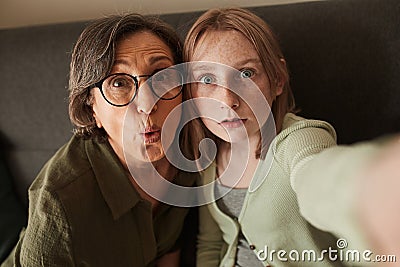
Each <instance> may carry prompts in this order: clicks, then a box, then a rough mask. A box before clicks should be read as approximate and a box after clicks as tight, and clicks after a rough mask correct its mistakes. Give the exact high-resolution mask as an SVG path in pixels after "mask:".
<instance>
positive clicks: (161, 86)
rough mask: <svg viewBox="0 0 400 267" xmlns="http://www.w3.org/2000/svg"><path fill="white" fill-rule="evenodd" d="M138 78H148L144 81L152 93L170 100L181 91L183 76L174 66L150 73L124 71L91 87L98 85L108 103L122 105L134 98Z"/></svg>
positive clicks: (137, 87) (137, 86)
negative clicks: (133, 74)
mask: <svg viewBox="0 0 400 267" xmlns="http://www.w3.org/2000/svg"><path fill="white" fill-rule="evenodd" d="M140 78H148V79H147V82H146V83H147V84H148V85H149V87H150V89H151V91H152V92H153V94H154V95H156V96H157V97H159V98H161V99H164V100H172V99H174V98H176V97H177V96H178V95H179V94H180V93H181V92H182V87H183V76H182V73H181V72H180V71H179V70H177V69H174V68H167V69H163V70H157V71H156V72H155V73H153V74H151V75H138V76H132V75H130V74H126V73H114V74H110V75H108V76H107V77H105V78H104V79H102V80H101V81H99V82H98V83H95V84H94V85H93V87H92V88H94V87H98V88H99V89H100V92H101V94H102V95H103V97H104V99H105V100H106V101H107V102H108V103H109V104H111V105H113V106H116V107H123V106H126V105H129V104H130V103H131V102H132V101H133V100H134V99H135V97H136V95H137V92H138V90H139V80H138V79H140Z"/></svg>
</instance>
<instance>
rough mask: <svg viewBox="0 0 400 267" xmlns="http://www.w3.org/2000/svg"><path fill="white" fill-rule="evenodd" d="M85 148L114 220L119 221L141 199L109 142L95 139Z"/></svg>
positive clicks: (89, 141) (87, 143)
mask: <svg viewBox="0 0 400 267" xmlns="http://www.w3.org/2000/svg"><path fill="white" fill-rule="evenodd" d="M85 148H86V154H87V157H88V159H89V161H90V164H91V166H92V169H93V172H94V175H95V177H96V180H97V183H98V185H99V188H100V191H101V193H102V195H103V197H104V200H105V201H106V203H107V205H108V207H109V208H110V210H111V213H112V215H113V218H114V220H117V219H118V218H119V217H121V216H122V215H123V214H125V213H127V212H128V211H129V210H130V209H132V208H133V207H134V206H135V205H136V204H137V203H138V202H139V201H140V200H141V197H140V195H139V193H138V192H137V191H136V189H135V188H134V187H133V185H132V183H131V182H130V180H129V178H128V174H127V173H126V171H125V169H124V167H123V166H122V164H121V162H120V161H119V159H118V157H117V155H116V154H115V152H114V150H113V149H112V147H111V145H110V144H109V143H108V141H106V142H104V143H100V142H98V141H96V140H94V139H92V140H88V142H86V146H85Z"/></svg>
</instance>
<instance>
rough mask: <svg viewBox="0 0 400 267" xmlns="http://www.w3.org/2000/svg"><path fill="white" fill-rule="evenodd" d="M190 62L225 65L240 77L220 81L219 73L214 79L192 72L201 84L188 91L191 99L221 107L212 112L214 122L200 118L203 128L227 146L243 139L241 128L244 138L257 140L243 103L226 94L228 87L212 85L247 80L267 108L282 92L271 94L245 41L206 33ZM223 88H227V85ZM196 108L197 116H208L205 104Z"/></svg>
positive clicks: (250, 114)
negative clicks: (257, 90)
mask: <svg viewBox="0 0 400 267" xmlns="http://www.w3.org/2000/svg"><path fill="white" fill-rule="evenodd" d="M193 61H209V62H216V63H220V64H224V65H228V66H230V67H232V68H234V69H236V70H238V71H239V72H238V73H240V77H238V78H236V79H232V78H227V77H220V76H221V74H220V73H218V75H219V76H218V75H215V73H213V72H212V71H211V72H207V71H205V70H201V71H198V72H197V71H194V74H193V75H194V76H195V77H194V78H195V79H196V80H200V81H201V82H199V83H197V84H194V86H192V87H191V93H192V96H193V97H194V98H196V97H206V98H211V99H215V100H217V101H219V102H221V103H223V104H224V105H221V106H220V108H219V109H218V110H217V109H215V108H214V111H215V113H216V117H218V118H219V119H218V120H217V121H215V120H211V119H207V118H202V121H203V122H204V124H205V125H206V127H207V128H208V129H209V130H210V131H211V132H212V133H214V134H215V135H216V136H218V137H219V138H221V139H223V140H225V141H227V142H235V141H240V140H243V138H245V137H246V136H245V135H243V130H239V129H240V128H241V127H243V125H244V126H245V129H246V130H247V135H248V138H250V139H255V140H259V138H260V137H259V129H260V126H259V124H258V122H257V120H256V117H255V116H254V113H253V112H252V110H251V108H250V107H249V106H248V105H247V104H246V102H244V101H243V99H242V98H240V97H238V95H236V94H235V93H233V92H232V91H231V90H229V89H228V88H229V87H228V88H227V87H222V86H218V85H215V84H212V83H213V82H214V80H217V79H221V80H230V82H234V83H235V84H238V83H240V80H245V79H251V80H252V81H253V82H254V83H255V84H256V85H257V86H258V88H259V89H260V90H261V92H262V95H263V96H264V97H265V100H266V101H267V102H268V104H269V106H271V105H272V102H273V99H274V98H275V97H276V96H278V95H280V94H281V93H282V88H278V89H276V90H275V91H274V92H273V91H272V90H271V87H270V83H269V81H268V77H267V74H266V73H265V70H264V67H263V65H262V63H261V61H260V58H259V56H258V53H257V51H256V50H255V48H254V46H253V45H252V44H251V43H250V42H249V40H247V38H246V37H245V36H243V34H241V33H240V32H238V31H235V30H229V31H214V30H211V31H207V32H206V33H205V34H204V35H203V36H202V37H201V39H200V40H199V42H198V45H197V46H196V48H195V51H194V54H193ZM222 75H225V74H222ZM216 76H218V77H216ZM225 84H227V85H228V86H229V82H227V83H225ZM244 84H245V83H244ZM240 90H242V89H240ZM243 90H246V88H243ZM250 97H251V96H250ZM197 108H198V109H199V111H200V113H202V114H203V113H208V114H209V109H210V107H209V106H207V105H206V104H204V105H203V104H198V105H197ZM232 111H234V112H236V114H237V115H234V114H233V112H232ZM241 129H243V128H241Z"/></svg>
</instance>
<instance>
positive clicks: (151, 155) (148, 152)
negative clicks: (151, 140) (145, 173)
mask: <svg viewBox="0 0 400 267" xmlns="http://www.w3.org/2000/svg"><path fill="white" fill-rule="evenodd" d="M164 157H165V153H164V149H163V147H162V145H161V143H159V144H158V143H157V144H151V145H146V146H145V155H144V160H145V161H147V162H155V161H158V160H160V159H163V158H164Z"/></svg>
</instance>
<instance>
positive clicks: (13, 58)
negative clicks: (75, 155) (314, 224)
mask: <svg viewBox="0 0 400 267" xmlns="http://www.w3.org/2000/svg"><path fill="white" fill-rule="evenodd" d="M251 10H253V11H254V12H255V13H257V14H258V15H260V16H261V17H262V18H263V19H265V20H266V21H267V22H268V23H269V24H270V25H271V26H272V28H273V29H274V30H275V32H276V33H277V35H278V37H279V39H280V43H281V45H282V47H283V52H284V54H285V56H286V60H287V63H288V66H289V70H290V74H291V80H290V82H291V86H292V89H293V91H294V94H295V97H296V100H297V105H298V107H299V108H301V112H300V115H303V116H305V117H308V118H316V119H323V120H326V121H328V122H330V123H332V124H333V125H334V126H335V128H336V130H337V133H338V141H339V143H352V142H356V141H361V140H366V139H371V138H374V137H377V136H380V135H382V134H387V133H392V132H395V131H398V130H399V129H400V123H399V122H400V120H399V119H400V75H399V74H400V1H398V0H331V1H320V2H308V3H300V4H290V5H278V6H265V7H256V8H251ZM200 14H201V12H190V13H182V14H169V15H162V16H160V17H161V18H162V19H164V20H165V21H167V22H168V23H170V24H171V25H172V26H173V27H174V28H175V29H177V30H178V32H179V34H180V35H181V36H182V38H183V37H184V36H185V34H186V32H187V30H188V29H189V28H190V26H191V25H192V23H193V22H194V21H195V19H196V18H197V16H198V15H200ZM85 25H86V22H78V23H65V24H58V25H47V26H36V27H27V28H18V29H6V30H0V40H1V41H0V58H1V62H0V81H1V83H0V86H1V87H0V92H1V97H0V137H1V144H0V145H1V149H2V151H3V153H5V154H6V157H7V163H8V165H9V168H10V170H11V172H12V174H13V176H14V178H15V182H16V185H17V188H18V192H19V194H20V195H21V196H22V197H23V198H24V199H25V198H26V189H27V187H28V186H29V184H30V183H31V181H32V180H33V179H34V178H35V176H36V174H37V173H38V172H39V170H40V169H41V167H42V166H43V164H44V163H45V162H46V161H47V160H48V159H49V158H50V157H51V155H52V154H53V153H54V152H55V151H56V150H57V149H58V148H59V147H60V146H61V145H62V144H63V143H65V142H66V141H67V140H68V139H69V138H70V136H71V135H72V125H71V123H70V122H69V119H68V109H67V83H68V71H69V61H70V53H71V51H72V47H73V45H74V43H75V41H76V39H77V38H78V36H79V34H80V32H81V31H82V30H83V28H84V27H85Z"/></svg>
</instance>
